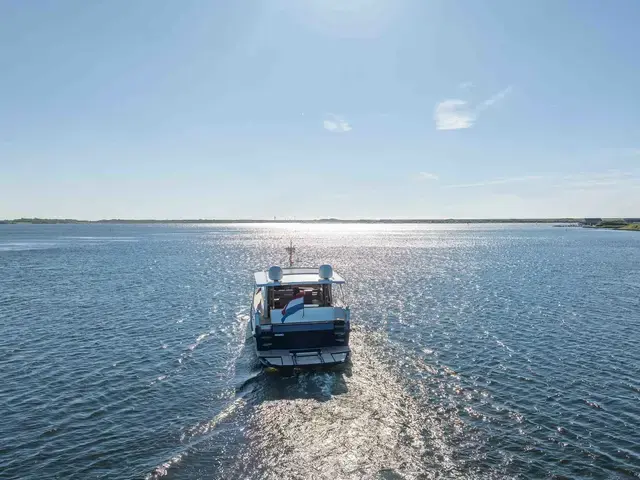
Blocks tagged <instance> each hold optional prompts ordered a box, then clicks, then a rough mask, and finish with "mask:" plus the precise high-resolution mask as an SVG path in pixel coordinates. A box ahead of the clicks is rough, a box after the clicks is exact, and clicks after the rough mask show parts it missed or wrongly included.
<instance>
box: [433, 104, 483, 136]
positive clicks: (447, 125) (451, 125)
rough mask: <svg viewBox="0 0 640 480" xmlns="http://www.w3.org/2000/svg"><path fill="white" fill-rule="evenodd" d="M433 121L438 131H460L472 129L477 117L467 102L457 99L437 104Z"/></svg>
mask: <svg viewBox="0 0 640 480" xmlns="http://www.w3.org/2000/svg"><path fill="white" fill-rule="evenodd" d="M433 119H434V120H435V121H436V128H437V129H438V130H458V129H461V128H469V127H471V126H472V125H473V122H475V120H476V115H475V113H474V112H473V110H471V109H470V108H469V104H468V103H467V102H465V101H464V100H457V99H455V100H445V101H443V102H440V103H439V104H437V105H436V110H435V112H434V114H433Z"/></svg>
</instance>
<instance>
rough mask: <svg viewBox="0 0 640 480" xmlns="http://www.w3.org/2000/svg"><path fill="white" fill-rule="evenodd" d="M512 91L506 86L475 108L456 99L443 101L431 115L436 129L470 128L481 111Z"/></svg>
mask: <svg viewBox="0 0 640 480" xmlns="http://www.w3.org/2000/svg"><path fill="white" fill-rule="evenodd" d="M512 90H513V88H512V87H511V86H508V87H507V88H505V89H504V90H501V91H500V92H498V93H496V94H495V95H492V96H491V97H489V98H487V99H486V100H484V101H483V102H480V103H479V104H478V105H476V106H475V107H473V106H471V105H470V104H469V102H467V101H465V100H460V99H457V98H456V99H449V100H443V101H442V102H440V103H438V104H437V105H436V108H435V111H434V114H433V119H434V120H435V122H436V129H437V130H459V129H461V128H471V127H472V126H473V124H474V123H475V122H476V120H477V119H478V117H479V116H480V113H481V112H482V111H483V110H486V109H487V108H490V107H492V106H493V105H495V104H496V103H498V102H500V101H501V100H503V99H504V98H505V97H506V96H507V95H509V93H511V91H512Z"/></svg>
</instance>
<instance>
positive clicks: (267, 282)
mask: <svg viewBox="0 0 640 480" xmlns="http://www.w3.org/2000/svg"><path fill="white" fill-rule="evenodd" d="M254 275H255V279H256V286H257V287H276V286H281V285H318V284H321V285H322V284H325V285H326V284H333V283H335V284H341V283H345V279H344V278H342V277H341V276H340V275H338V274H337V273H336V272H333V276H332V277H331V278H320V275H319V274H318V269H317V268H283V269H282V280H280V281H279V282H276V281H274V280H271V279H270V278H269V273H268V272H266V271H264V272H256V273H255V274H254Z"/></svg>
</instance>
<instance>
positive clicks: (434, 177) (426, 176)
mask: <svg viewBox="0 0 640 480" xmlns="http://www.w3.org/2000/svg"><path fill="white" fill-rule="evenodd" d="M418 177H419V178H420V179H422V180H438V179H439V178H440V177H438V175H436V174H435V173H429V172H420V173H418Z"/></svg>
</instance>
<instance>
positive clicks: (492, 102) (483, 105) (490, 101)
mask: <svg viewBox="0 0 640 480" xmlns="http://www.w3.org/2000/svg"><path fill="white" fill-rule="evenodd" d="M512 91H513V87H512V86H511V85H509V86H508V87H507V88H505V89H504V90H502V91H500V92H498V93H496V94H495V95H493V96H492V97H489V98H487V99H486V100H485V101H484V102H482V103H481V104H480V105H478V108H477V110H478V111H482V110H484V109H485V108H489V107H492V106H493V105H495V104H496V103H498V102H499V101H501V100H503V99H504V98H505V97H506V96H507V95H509V94H510V93H511V92H512Z"/></svg>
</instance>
